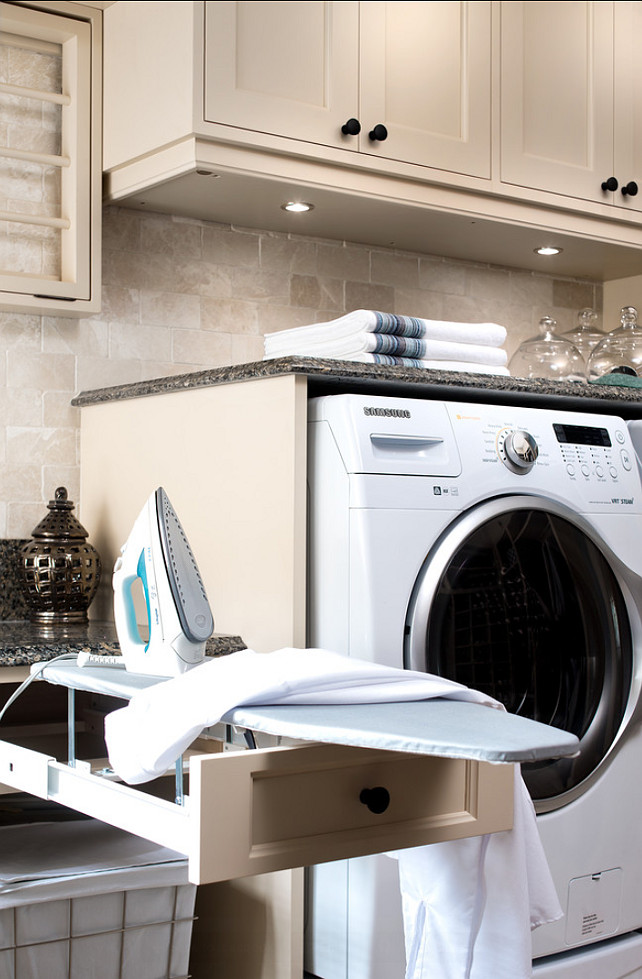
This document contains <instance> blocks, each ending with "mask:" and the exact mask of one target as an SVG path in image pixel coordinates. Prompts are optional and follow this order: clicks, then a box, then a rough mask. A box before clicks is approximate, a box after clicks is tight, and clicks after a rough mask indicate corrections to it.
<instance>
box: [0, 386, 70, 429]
mask: <svg viewBox="0 0 642 979" xmlns="http://www.w3.org/2000/svg"><path fill="white" fill-rule="evenodd" d="M41 400H42V405H41V412H42V422H41V423H42V424H43V425H44V426H45V428H76V429H77V428H79V426H80V408H74V407H73V405H72V404H71V398H70V397H69V394H68V393H67V392H64V393H63V392H60V391H46V392H45V393H44V395H42V399H41ZM13 424H14V425H15V424H16V422H13ZM23 424H25V422H23Z"/></svg>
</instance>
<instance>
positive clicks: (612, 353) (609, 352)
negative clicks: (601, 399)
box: [588, 306, 642, 377]
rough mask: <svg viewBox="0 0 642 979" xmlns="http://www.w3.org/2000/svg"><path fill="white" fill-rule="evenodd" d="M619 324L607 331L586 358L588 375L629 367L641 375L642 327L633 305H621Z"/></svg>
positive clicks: (598, 375) (595, 375) (597, 374)
mask: <svg viewBox="0 0 642 979" xmlns="http://www.w3.org/2000/svg"><path fill="white" fill-rule="evenodd" d="M620 317H621V319H620V324H621V325H620V326H619V327H618V328H617V329H615V330H612V332H611V333H607V334H606V335H605V336H604V338H603V339H602V340H600V342H599V343H598V344H597V346H595V347H594V348H593V350H592V352H591V355H590V357H589V360H588V373H589V377H602V376H603V375H604V374H611V373H613V372H614V371H616V372H617V371H620V372H622V368H629V370H631V371H635V373H636V374H637V375H638V376H642V327H641V326H640V325H639V324H638V311H637V309H636V308H635V306H623V307H622V310H621V314H620Z"/></svg>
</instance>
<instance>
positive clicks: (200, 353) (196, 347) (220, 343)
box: [172, 330, 232, 367]
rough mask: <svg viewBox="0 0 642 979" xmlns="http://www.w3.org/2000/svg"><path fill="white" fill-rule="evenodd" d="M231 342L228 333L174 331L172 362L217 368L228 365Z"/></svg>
mask: <svg viewBox="0 0 642 979" xmlns="http://www.w3.org/2000/svg"><path fill="white" fill-rule="evenodd" d="M231 353H232V340H231V337H230V334H229V333H214V332H210V331H207V332H206V331H203V330H175V331H174V332H173V335H172V360H173V361H174V363H175V364H181V363H183V364H201V365H202V366H203V367H219V366H221V365H223V364H229V363H230V356H231Z"/></svg>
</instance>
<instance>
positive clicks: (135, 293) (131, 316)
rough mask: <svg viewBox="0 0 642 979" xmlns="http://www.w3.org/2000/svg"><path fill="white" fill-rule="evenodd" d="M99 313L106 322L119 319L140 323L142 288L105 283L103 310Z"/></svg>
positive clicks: (102, 301) (122, 321)
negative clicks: (129, 287) (126, 287)
mask: <svg viewBox="0 0 642 979" xmlns="http://www.w3.org/2000/svg"><path fill="white" fill-rule="evenodd" d="M98 315H99V316H100V319H101V320H103V321H105V322H108V321H109V320H118V321H119V322H121V323H138V322H139V321H140V290H139V289H125V288H122V287H121V286H118V285H116V284H112V285H105V284H103V288H102V300H101V310H100V313H99V314H98ZM83 322H84V321H83Z"/></svg>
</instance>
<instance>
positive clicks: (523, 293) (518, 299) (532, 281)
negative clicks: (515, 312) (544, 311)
mask: <svg viewBox="0 0 642 979" xmlns="http://www.w3.org/2000/svg"><path fill="white" fill-rule="evenodd" d="M508 282H509V302H511V303H520V304H524V305H529V306H542V305H544V306H552V305H553V280H552V279H551V278H550V277H549V276H544V275H537V274H536V273H535V272H509V273H508Z"/></svg>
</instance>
